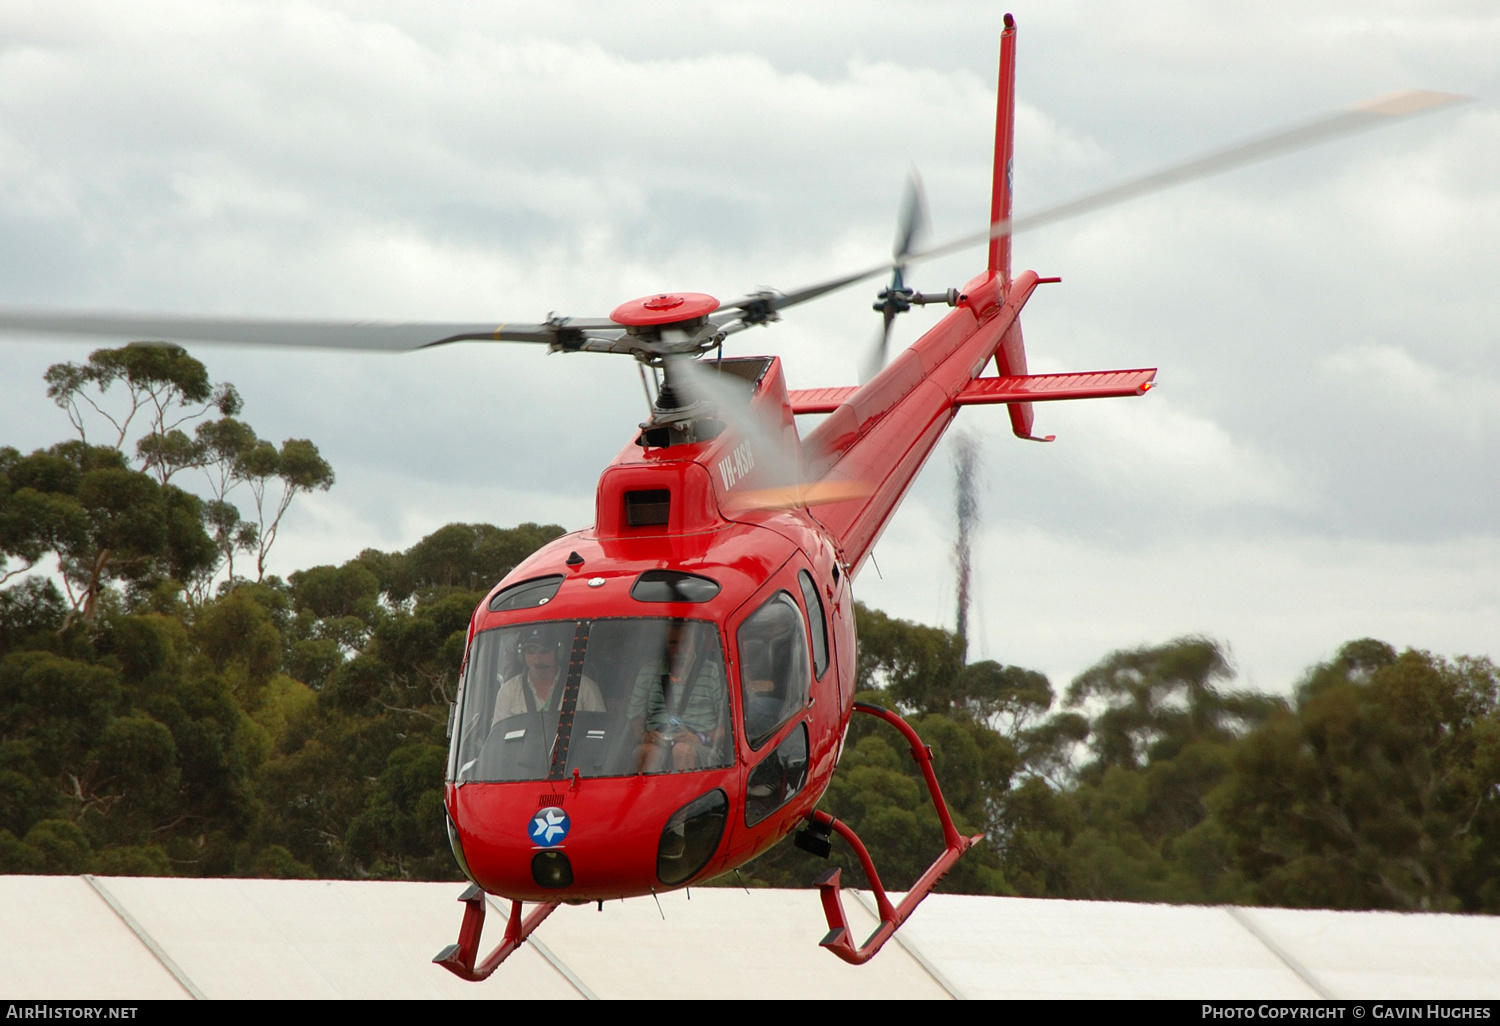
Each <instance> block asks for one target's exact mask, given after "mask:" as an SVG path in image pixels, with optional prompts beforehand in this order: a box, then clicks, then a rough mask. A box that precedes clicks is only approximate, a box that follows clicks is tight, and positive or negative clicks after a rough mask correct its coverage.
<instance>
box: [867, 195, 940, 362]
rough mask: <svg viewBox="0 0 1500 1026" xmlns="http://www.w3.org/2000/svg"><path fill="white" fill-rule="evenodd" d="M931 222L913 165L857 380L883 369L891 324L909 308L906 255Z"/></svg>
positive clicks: (889, 342) (915, 245)
mask: <svg viewBox="0 0 1500 1026" xmlns="http://www.w3.org/2000/svg"><path fill="white" fill-rule="evenodd" d="M931 225H932V222H931V219H930V218H929V216H928V214H927V192H926V190H924V189H923V188H922V176H921V175H919V174H917V171H916V169H915V168H913V169H912V172H911V174H909V175H908V176H907V178H906V189H905V191H904V192H903V194H902V196H901V216H900V218H899V220H898V221H897V223H896V245H895V246H894V247H893V248H892V250H891V259H893V260H894V261H895V264H896V266H895V269H894V270H893V271H892V272H891V284H890V285H889V286H888V287H887V288H886V290H885V292H884V293H882V294H881V297H880V299H881V302H879V303H877V304H875V308H876V309H877V310H879V311H880V313H881V317H882V319H883V321H884V323H883V324H882V325H881V328H880V331H879V332H877V333H876V335H875V338H874V342H873V344H872V345H871V347H870V351H869V352H868V353H866V354H865V358H864V360H863V361H861V363H860V369H859V382H860V384H864V383H865V382H867V381H869V380H870V379H871V378H873V377H874V376H875V375H877V374H879V373H880V372H881V371H882V370H884V369H885V361H886V356H887V354H888V353H889V352H890V348H891V326H892V325H893V324H895V323H896V315H897V314H898V313H902V312H904V311H906V310H909V309H910V308H911V307H910V304H908V303H906V302H904V298H905V297H904V296H902V295H901V294H900V290H902V289H904V288H905V287H906V258H907V257H908V256H909V255H911V253H912V252H914V251H915V250H916V248H917V246H918V244H919V243H920V242H921V240H922V239H923V238H925V237H926V235H927V232H928V230H929V229H930V228H931Z"/></svg>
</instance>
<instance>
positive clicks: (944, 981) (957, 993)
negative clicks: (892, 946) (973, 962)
mask: <svg viewBox="0 0 1500 1026" xmlns="http://www.w3.org/2000/svg"><path fill="white" fill-rule="evenodd" d="M850 893H851V894H853V895H854V900H855V901H857V902H859V904H860V906H861V907H862V908H863V909H864V910H865V911H866V912H868V913H870V915H872V916H874V917H875V921H876V922H877V923H878V922H880V911H879V909H877V908H875V906H874V904H873V903H872V902H871V901H870V899H869V898H867V897H865V893H864V892H863V891H860V890H855V889H854V888H850ZM891 939H892V940H893V941H895V942H896V945H897V946H898V947H899V948H900V949H901V950H902V951H904V952H906V953H907V954H908V955H910V956H911V957H912V960H913V961H914V962H916V963H917V965H919V966H921V967H922V969H923V970H924V971H925V972H926V973H927V975H928V976H931V977H932V981H933V982H934V983H936V984H937V985H938V986H939V987H942V988H943V989H944V990H946V991H947V992H948V996H949V997H951V998H953V1000H955V1001H967V1000H969V999H968V996H967V995H965V994H964V992H963V991H961V990H959V989H958V987H957V986H955V985H954V983H953V981H952V980H950V979H948V977H946V976H944V975H943V972H942V970H941V969H939V968H938V967H937V966H935V965H933V964H932V963H931V962H929V961H928V960H927V956H926V955H924V954H922V952H921V951H920V950H919V949H918V948H917V945H916V942H915V941H907V940H906V939H905V938H903V937H902V936H901V931H900V930H899V929H898V930H897V931H896V932H895V933H893V934H891Z"/></svg>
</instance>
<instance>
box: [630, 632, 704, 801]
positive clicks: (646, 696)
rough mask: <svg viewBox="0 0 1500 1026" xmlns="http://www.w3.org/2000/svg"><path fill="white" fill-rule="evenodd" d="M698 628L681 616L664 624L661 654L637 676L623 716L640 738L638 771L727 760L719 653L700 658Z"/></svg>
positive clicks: (695, 767) (667, 768) (675, 767)
mask: <svg viewBox="0 0 1500 1026" xmlns="http://www.w3.org/2000/svg"><path fill="white" fill-rule="evenodd" d="M698 630H699V628H698V627H697V626H696V625H694V624H692V623H688V622H686V621H683V620H674V621H672V622H671V623H670V625H668V627H667V636H666V639H665V642H664V644H663V646H662V652H661V655H660V657H659V659H658V660H657V661H655V662H647V663H645V664H644V665H642V666H641V668H640V670H639V671H638V672H637V673H636V676H635V690H634V691H633V692H632V693H631V696H630V707H629V709H628V710H627V712H626V718H627V719H628V720H629V723H630V731H631V736H633V737H638V738H640V744H639V747H637V749H636V767H635V768H636V772H638V773H659V772H662V771H664V770H690V769H699V768H706V767H710V766H723V765H726V764H727V762H728V760H727V759H726V758H725V757H724V746H725V742H726V740H727V737H728V723H729V707H728V690H727V687H726V685H725V683H724V668H723V666H722V665H721V663H720V662H719V659H718V658H717V656H716V655H715V656H713V657H711V658H704V659H702V660H699V658H698Z"/></svg>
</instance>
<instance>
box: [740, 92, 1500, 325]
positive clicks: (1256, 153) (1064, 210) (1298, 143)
mask: <svg viewBox="0 0 1500 1026" xmlns="http://www.w3.org/2000/svg"><path fill="white" fill-rule="evenodd" d="M1472 99H1473V97H1471V96H1459V95H1457V94H1454V93H1440V92H1434V91H1432V90H1428V89H1413V90H1408V91H1406V92H1401V93H1394V94H1392V95H1390V96H1383V97H1380V98H1378V99H1374V100H1369V101H1367V102H1365V103H1361V104H1359V105H1357V106H1355V107H1352V108H1349V109H1347V110H1341V111H1336V112H1334V113H1333V114H1329V115H1327V116H1325V117H1322V118H1318V119H1316V120H1314V121H1310V122H1308V123H1306V124H1303V125H1298V126H1296V127H1294V128H1289V129H1285V130H1283V131H1280V132H1274V133H1272V134H1271V135H1266V136H1261V137H1259V138H1256V139H1252V140H1250V141H1248V142H1244V143H1239V144H1237V145H1234V146H1230V147H1228V148H1226V149H1222V150H1218V151H1215V152H1213V153H1209V154H1207V155H1205V156H1201V157H1195V158H1193V159H1192V160H1186V161H1183V162H1182V163H1180V164H1173V165H1171V166H1170V167H1166V168H1163V169H1162V170H1160V171H1154V172H1152V173H1151V174H1148V175H1143V176H1141V177H1140V178H1135V179H1131V180H1130V181H1128V182H1121V183H1120V184H1118V185H1112V186H1109V187H1108V188H1106V189H1100V190H1099V191H1098V192H1092V193H1088V194H1086V195H1084V196H1080V197H1079V198H1077V199H1074V200H1069V201H1068V202H1066V203H1060V204H1058V205H1057V206H1054V207H1049V208H1047V209H1045V210H1042V211H1039V212H1037V213H1035V214H1028V215H1027V216H1025V217H1017V218H1013V219H1011V220H1008V221H1005V220H1001V221H996V222H994V223H993V224H991V225H990V226H989V228H988V229H986V230H985V231H981V232H975V233H973V234H972V235H964V236H961V237H959V238H957V239H952V240H950V241H948V242H945V243H942V244H941V245H938V246H933V247H931V248H928V249H924V250H920V251H918V252H915V253H910V254H908V255H906V256H904V257H900V258H899V259H894V260H891V261H889V262H887V263H882V264H877V265H874V266H872V267H867V268H865V269H864V270H860V271H855V272H854V273H853V274H845V275H842V276H840V277H838V278H831V279H829V280H828V281H824V282H819V283H818V284H816V285H809V286H806V287H805V288H801V289H797V290H796V291H793V292H784V293H774V294H772V295H770V296H766V295H765V294H764V293H762V294H759V295H754V296H746V297H744V298H742V299H738V300H735V301H734V302H732V303H725V304H723V306H722V307H721V308H720V309H724V308H727V307H741V308H747V307H748V306H750V305H751V304H753V303H756V302H765V303H768V304H769V307H770V309H773V310H784V309H786V308H787V307H789V306H795V305H797V304H798V303H804V302H806V301H807V300H809V299H816V298H817V297H818V296H822V295H826V294H827V293H829V292H834V291H837V290H838V289H842V288H846V287H848V286H850V285H854V284H856V283H858V282H861V281H866V280H868V279H870V278H874V277H878V276H879V275H883V274H888V273H890V272H891V271H892V270H894V269H895V268H897V267H899V266H904V265H906V264H914V263H917V262H918V261H922V260H932V259H935V258H937V257H940V256H947V255H948V254H950V253H957V252H959V251H960V250H965V249H969V248H971V247H974V246H981V245H984V244H986V243H988V242H989V241H990V239H994V238H999V237H1001V236H1003V235H1008V234H1009V235H1013V234H1015V233H1016V232H1020V231H1026V230H1028V229H1032V228H1040V227H1042V226H1044V225H1049V224H1055V223H1056V222H1058V221H1064V220H1066V219H1068V218H1070V217H1077V216H1078V215H1080V214H1085V213H1089V212H1091V211H1095V210H1100V209H1103V208H1105V207H1110V206H1114V205H1115V204H1117V203H1124V202H1126V201H1128V200H1133V199H1136V198H1138V197H1141V196H1146V195H1149V194H1151V193H1153V192H1160V191H1161V190H1163V189H1168V188H1171V187H1172V186H1175V185H1182V184H1184V183H1186V182H1190V181H1194V180H1196V179H1199V178H1207V177H1209V176H1211V175H1216V174H1221V173H1222V172H1225V171H1229V170H1231V169H1233V168H1237V167H1244V166H1246V165H1248V164H1254V163H1257V162H1259V161H1262V160H1267V159H1269V158H1271V157H1275V156H1278V155H1281V154H1285V153H1291V152H1292V151H1294V150H1300V149H1305V148H1307V147H1309V146H1316V145H1317V144H1318V143H1322V142H1327V141H1329V140H1331V139H1335V138H1337V137H1339V136H1344V135H1353V134H1355V133H1357V132H1363V131H1366V130H1368V129H1372V128H1380V127H1382V126H1385V125H1391V124H1395V123H1396V122H1397V121H1399V120H1402V119H1404V118H1408V117H1419V116H1421V115H1424V114H1430V113H1433V112H1435V111H1438V110H1441V109H1442V108H1444V107H1449V106H1452V105H1454V104H1459V103H1468V102H1470V101H1471V100H1472Z"/></svg>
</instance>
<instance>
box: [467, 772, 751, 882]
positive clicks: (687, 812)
mask: <svg viewBox="0 0 1500 1026" xmlns="http://www.w3.org/2000/svg"><path fill="white" fill-rule="evenodd" d="M733 776H734V771H733V770H732V769H728V770H710V771H703V772H689V773H672V774H662V775H654V776H632V777H615V778H608V779H597V778H596V779H584V780H572V781H539V782H531V783H498V784H496V783H469V784H465V785H463V786H461V787H450V790H449V795H448V810H449V815H450V816H451V817H452V822H453V826H454V828H455V834H456V837H455V840H456V841H457V844H456V845H455V848H456V849H461V850H456V851H455V854H456V855H458V856H459V858H460V860H461V861H462V862H463V863H464V864H465V865H466V868H467V870H468V873H469V875H470V876H471V877H472V878H473V880H474V882H475V883H477V884H479V886H481V887H482V888H484V889H485V890H486V891H489V892H490V893H492V894H500V895H503V896H505V897H507V898H512V899H518V900H522V901H594V900H602V899H608V898H620V897H629V896H634V895H639V894H647V893H649V892H651V891H653V890H655V891H660V890H663V889H664V888H672V887H678V886H682V885H683V884H686V883H689V882H691V881H692V880H693V879H695V878H697V877H699V876H700V875H702V874H703V871H704V870H705V869H709V868H710V867H711V865H712V863H713V862H714V861H715V856H716V854H717V853H718V852H719V851H720V850H721V849H722V847H723V843H722V842H723V839H724V834H725V833H726V829H725V828H726V826H727V824H728V821H729V811H730V799H729V795H731V794H734V793H735V790H734V787H733V786H732V780H731V778H732V777H733Z"/></svg>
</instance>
